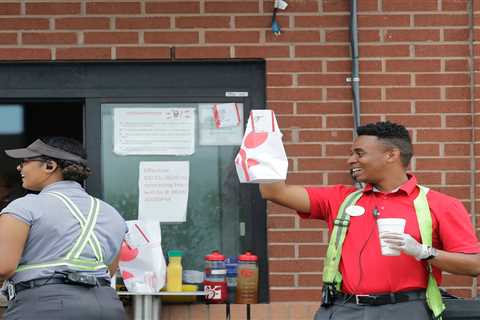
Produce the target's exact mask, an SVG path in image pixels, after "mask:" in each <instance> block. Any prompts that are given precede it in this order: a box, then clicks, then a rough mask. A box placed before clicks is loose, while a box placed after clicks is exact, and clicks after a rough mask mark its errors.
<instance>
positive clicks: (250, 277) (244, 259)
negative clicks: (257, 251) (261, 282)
mask: <svg viewBox="0 0 480 320" xmlns="http://www.w3.org/2000/svg"><path fill="white" fill-rule="evenodd" d="M257 260H258V257H257V256H256V255H254V254H252V253H251V252H250V251H247V252H245V253H244V254H242V255H240V256H239V257H238V269H237V297H236V303H245V304H251V303H257V302H258V266H257Z"/></svg>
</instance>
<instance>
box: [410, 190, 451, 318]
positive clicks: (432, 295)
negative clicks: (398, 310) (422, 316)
mask: <svg viewBox="0 0 480 320" xmlns="http://www.w3.org/2000/svg"><path fill="white" fill-rule="evenodd" d="M419 188H420V192H419V193H418V196H417V198H416V199H415V200H413V205H414V207H415V212H416V213H417V220H418V226H419V228H420V235H421V237H422V243H423V244H424V245H427V246H431V245H432V230H433V228H432V215H431V212H430V207H429V206H428V201H427V193H428V191H429V189H428V188H427V187H424V186H419ZM427 264H428V272H429V274H428V286H427V293H426V298H427V304H428V306H429V308H430V310H432V313H433V315H434V317H435V319H439V320H440V319H442V313H443V311H444V310H445V305H444V304H443V301H442V295H441V293H440V289H439V288H438V284H437V281H436V280H435V277H434V276H433V272H432V265H431V264H430V262H427Z"/></svg>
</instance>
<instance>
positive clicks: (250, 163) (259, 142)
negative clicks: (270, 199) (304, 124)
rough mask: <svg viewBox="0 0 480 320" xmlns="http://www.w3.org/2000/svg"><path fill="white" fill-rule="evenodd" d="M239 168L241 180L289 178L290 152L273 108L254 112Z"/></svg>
mask: <svg viewBox="0 0 480 320" xmlns="http://www.w3.org/2000/svg"><path fill="white" fill-rule="evenodd" d="M235 167H236V169H237V175H238V178H239V180H240V182H241V183H265V182H275V181H283V180H285V179H286V178H287V171H288V160H287V155H286V154H285V149H284V148H283V143H282V133H281V132H280V130H279V128H278V124H277V119H276V118H275V114H274V112H273V111H272V110H252V111H251V112H250V116H249V118H248V123H247V128H246V129H245V135H244V136H243V140H242V146H241V147H240V151H239V152H238V154H237V156H236V158H235Z"/></svg>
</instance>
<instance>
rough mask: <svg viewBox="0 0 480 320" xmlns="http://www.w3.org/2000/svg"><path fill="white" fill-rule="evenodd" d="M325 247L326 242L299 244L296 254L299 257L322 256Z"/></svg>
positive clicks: (325, 249)
mask: <svg viewBox="0 0 480 320" xmlns="http://www.w3.org/2000/svg"><path fill="white" fill-rule="evenodd" d="M327 247H328V245H327V244H301V245H299V246H298V256H299V257H300V258H317V257H324V256H325V255H326V253H327Z"/></svg>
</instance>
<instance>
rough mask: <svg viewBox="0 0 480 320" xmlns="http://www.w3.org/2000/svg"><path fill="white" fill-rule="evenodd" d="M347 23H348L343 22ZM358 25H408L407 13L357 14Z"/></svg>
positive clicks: (366, 26) (390, 26)
mask: <svg viewBox="0 0 480 320" xmlns="http://www.w3.org/2000/svg"><path fill="white" fill-rule="evenodd" d="M345 25H348V24H345ZM358 25H359V26H361V27H362V28H372V27H387V28H393V27H410V16H409V15H400V14H395V15H389V14H382V15H358Z"/></svg>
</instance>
